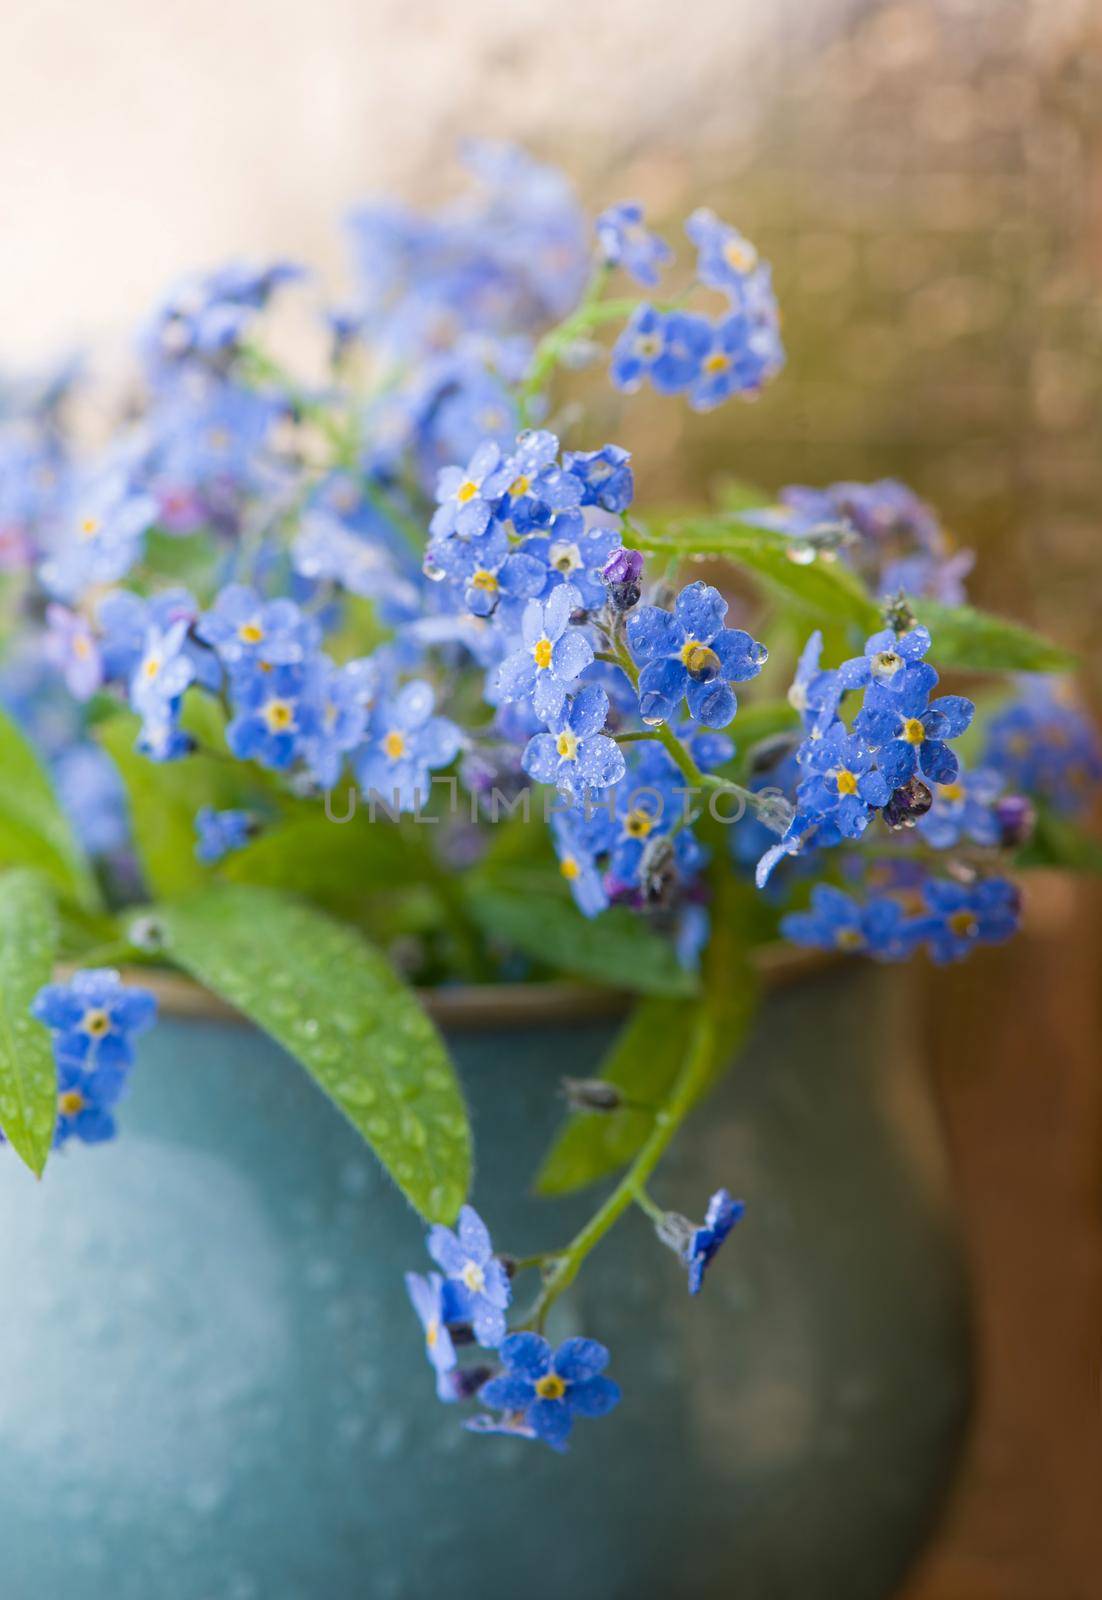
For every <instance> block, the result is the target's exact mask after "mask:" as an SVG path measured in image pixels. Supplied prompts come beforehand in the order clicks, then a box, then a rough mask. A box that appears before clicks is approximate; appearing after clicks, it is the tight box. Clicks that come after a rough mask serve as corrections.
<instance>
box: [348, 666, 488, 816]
mask: <svg viewBox="0 0 1102 1600" xmlns="http://www.w3.org/2000/svg"><path fill="white" fill-rule="evenodd" d="M434 711H435V697H434V695H433V692H432V689H431V687H430V686H429V685H428V684H427V683H422V682H420V681H415V682H413V683H407V684H405V685H404V686H403V687H402V688H401V689H399V690H398V692H397V694H395V695H394V696H392V697H388V698H385V699H381V700H379V701H378V702H377V703H376V704H375V706H374V708H373V710H372V713H371V721H370V724H369V727H368V740H367V744H366V745H365V747H364V749H363V752H362V754H360V755H359V756H358V757H357V758H356V759H355V761H354V766H355V769H356V778H357V780H358V782H359V785H360V788H361V789H362V790H363V792H364V793H365V794H366V795H369V796H370V795H372V794H374V795H378V796H379V797H380V798H381V799H382V801H383V802H384V803H385V804H391V803H393V804H394V805H396V806H398V807H399V808H400V809H401V810H403V811H418V810H420V808H421V807H422V806H423V805H425V803H426V802H427V800H428V798H429V792H430V789H431V786H432V777H431V774H432V773H433V772H435V771H436V770H437V769H438V768H440V767H446V766H449V765H450V764H451V762H452V761H454V760H455V758H456V756H457V755H458V754H459V751H460V749H461V747H462V744H463V736H462V734H461V733H460V731H459V729H458V728H457V727H456V725H455V723H454V722H449V721H448V719H447V718H446V717H439V716H435V715H434Z"/></svg>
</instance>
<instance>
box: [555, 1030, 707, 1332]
mask: <svg viewBox="0 0 1102 1600" xmlns="http://www.w3.org/2000/svg"><path fill="white" fill-rule="evenodd" d="M713 1031H714V1024H713V1020H712V1017H711V1015H710V1014H709V1013H708V1011H707V1010H706V1009H704V1008H703V1007H702V1008H701V1009H700V1010H699V1011H698V1013H697V1016H696V1019H695V1023H694V1032H693V1036H692V1043H691V1045H690V1048H689V1053H688V1055H687V1057H686V1059H685V1064H684V1066H683V1067H682V1068H681V1071H680V1072H679V1074H678V1076H677V1078H676V1079H675V1081H674V1085H673V1088H672V1089H671V1090H670V1094H669V1098H668V1099H667V1101H666V1103H665V1105H664V1106H663V1108H662V1109H661V1110H660V1111H659V1112H658V1114H657V1116H656V1117H655V1124H654V1130H653V1132H652V1133H651V1134H650V1136H649V1138H648V1139H647V1141H646V1143H645V1144H644V1145H643V1147H642V1149H641V1150H640V1152H639V1154H638V1155H637V1156H636V1158H635V1160H634V1161H633V1162H632V1164H631V1166H630V1167H629V1168H628V1170H627V1172H626V1173H625V1175H624V1177H623V1178H622V1179H621V1180H620V1182H619V1183H618V1184H617V1186H616V1188H615V1189H614V1190H613V1191H612V1193H611V1194H610V1195H609V1197H608V1199H607V1200H606V1201H605V1203H604V1205H603V1206H601V1208H600V1209H599V1210H598V1211H596V1212H594V1214H593V1216H592V1217H590V1219H589V1221H588V1222H587V1223H586V1225H585V1227H584V1228H582V1229H581V1230H580V1232H578V1233H576V1234H575V1235H574V1237H573V1239H571V1241H570V1243H569V1244H568V1245H567V1246H566V1248H565V1249H564V1250H563V1251H562V1252H561V1254H560V1256H559V1259H558V1262H557V1264H556V1265H555V1267H554V1268H553V1270H552V1271H551V1273H550V1274H549V1275H548V1278H547V1282H546V1284H545V1285H544V1287H543V1289H542V1291H541V1292H540V1294H539V1296H538V1297H537V1299H536V1301H535V1304H534V1305H533V1306H532V1309H531V1311H530V1312H529V1314H528V1318H527V1320H526V1322H525V1324H524V1326H525V1327H531V1326H535V1327H536V1328H542V1327H543V1324H544V1320H545V1319H546V1316H547V1313H548V1311H549V1310H550V1309H551V1306H552V1305H553V1304H554V1303H555V1301H556V1300H557V1299H558V1298H559V1296H560V1295H561V1294H562V1293H563V1291H564V1290H566V1289H568V1288H569V1287H570V1285H571V1284H572V1283H573V1282H574V1279H575V1278H576V1277H577V1276H578V1273H579V1271H580V1269H581V1266H582V1263H583V1262H584V1261H585V1259H586V1257H587V1256H588V1255H589V1253H590V1251H591V1250H592V1249H593V1248H594V1246H595V1245H597V1244H599V1243H600V1241H601V1240H602V1239H603V1238H604V1236H605V1234H606V1233H607V1232H608V1231H609V1229H610V1228H611V1227H612V1225H613V1224H614V1223H615V1222H617V1221H618V1220H619V1218H620V1217H621V1216H623V1214H624V1212H625V1211H626V1210H627V1209H628V1207H629V1206H632V1205H642V1206H643V1209H644V1210H646V1209H647V1201H646V1200H644V1199H643V1198H642V1197H643V1196H644V1194H645V1189H646V1184H647V1181H648V1179H649V1178H650V1176H651V1174H652V1173H653V1171H654V1169H655V1167H657V1165H658V1163H659V1161H660V1160H661V1159H662V1157H663V1155H664V1154H665V1152H666V1149H667V1147H668V1145H669V1144H670V1141H671V1140H672V1139H673V1136H674V1134H675V1133H676V1132H677V1130H678V1128H679V1127H680V1126H681V1124H682V1122H684V1120H685V1118H686V1116H687V1115H688V1113H689V1111H690V1110H691V1109H692V1107H693V1105H694V1104H695V1102H696V1100H697V1098H698V1096H699V1094H700V1091H701V1089H702V1088H703V1086H704V1084H705V1082H706V1080H707V1077H708V1073H709V1071H710V1070H711V1064H712V1055H713ZM648 1200H649V1197H648Z"/></svg>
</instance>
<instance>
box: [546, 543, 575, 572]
mask: <svg viewBox="0 0 1102 1600" xmlns="http://www.w3.org/2000/svg"><path fill="white" fill-rule="evenodd" d="M550 560H551V565H552V566H553V567H554V569H555V571H556V572H561V573H563V574H565V573H568V572H577V570H578V568H579V567H580V566H581V564H582V555H581V551H580V550H579V549H578V547H577V545H576V544H565V543H564V542H563V541H562V540H559V541H558V542H557V543H555V544H553V545H552V546H551V551H550Z"/></svg>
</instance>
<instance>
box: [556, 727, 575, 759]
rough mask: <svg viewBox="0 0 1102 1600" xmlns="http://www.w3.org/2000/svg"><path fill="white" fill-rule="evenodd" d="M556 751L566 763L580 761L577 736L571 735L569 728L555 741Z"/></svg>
mask: <svg viewBox="0 0 1102 1600" xmlns="http://www.w3.org/2000/svg"><path fill="white" fill-rule="evenodd" d="M555 749H556V750H557V751H558V752H559V755H560V756H562V758H563V760H564V761H576V760H577V759H578V736H577V734H576V733H571V731H570V729H569V728H564V729H563V731H562V732H561V733H560V734H559V737H558V738H557V739H556V740H555Z"/></svg>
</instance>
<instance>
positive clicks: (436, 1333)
mask: <svg viewBox="0 0 1102 1600" xmlns="http://www.w3.org/2000/svg"><path fill="white" fill-rule="evenodd" d="M439 1337H440V1319H439V1317H433V1319H432V1321H431V1322H430V1323H429V1325H428V1327H427V1328H426V1329H425V1343H426V1344H427V1345H428V1347H429V1349H430V1350H435V1348H436V1341H437V1340H438V1339H439Z"/></svg>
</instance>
